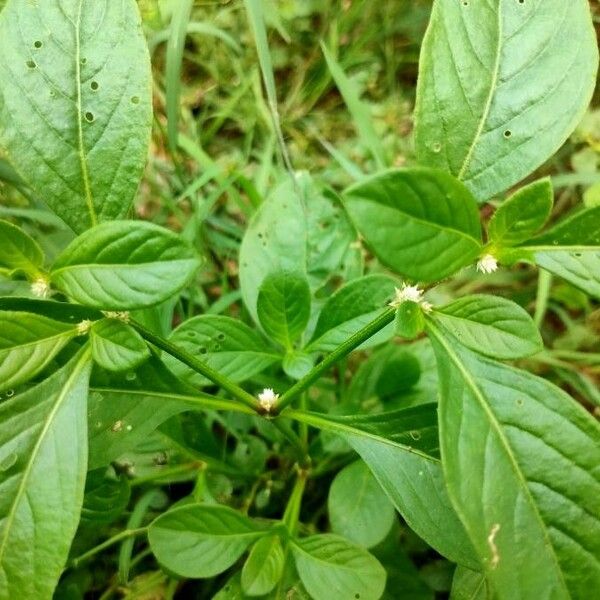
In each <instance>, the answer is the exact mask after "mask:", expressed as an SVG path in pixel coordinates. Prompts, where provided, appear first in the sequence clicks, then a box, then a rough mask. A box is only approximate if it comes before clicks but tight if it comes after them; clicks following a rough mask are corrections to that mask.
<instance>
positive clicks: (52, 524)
mask: <svg viewBox="0 0 600 600" xmlns="http://www.w3.org/2000/svg"><path fill="white" fill-rule="evenodd" d="M89 370H90V358H89V354H88V352H87V351H83V352H80V353H79V354H77V355H76V356H75V357H74V358H72V359H71V361H70V362H69V363H67V364H66V365H65V366H64V367H63V368H62V369H60V370H59V371H57V372H56V373H54V375H52V376H51V377H50V378H49V379H47V380H46V381H44V382H43V383H41V384H39V385H37V386H36V387H34V388H31V389H30V390H28V391H26V392H25V393H23V394H20V395H18V396H15V397H13V398H11V399H9V400H6V401H4V402H2V403H0V464H3V465H10V466H8V467H6V466H5V467H4V468H3V469H2V472H1V473H0V598H1V599H2V600H12V599H13V598H51V597H52V592H53V591H54V588H55V586H56V584H57V582H58V578H59V576H60V574H61V572H62V570H63V568H64V565H65V562H66V560H67V556H68V553H69V547H70V545H71V540H72V539H73V536H74V535H75V530H76V529H77V523H78V522H79V513H80V510H81V505H82V502H83V491H84V485H85V475H86V470H87V464H86V463H87V427H86V422H85V412H86V398H87V386H88V377H89ZM7 461H8V462H7Z"/></svg>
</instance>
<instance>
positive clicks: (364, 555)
mask: <svg viewBox="0 0 600 600" xmlns="http://www.w3.org/2000/svg"><path fill="white" fill-rule="evenodd" d="M292 552H293V553H294V558H295V560H296V568H297V569H298V574H299V575H300V579H301V581H302V583H303V584H304V587H305V588H306V590H307V591H308V593H309V594H310V595H311V596H312V597H313V598H314V599H315V600H331V597H332V594H333V595H335V597H337V598H360V599H361V600H379V598H381V595H382V594H383V590H384V589H385V580H386V572H385V569H384V568H383V567H382V566H381V564H380V563H379V561H378V560H377V559H376V558H375V557H374V556H373V555H372V554H370V553H369V552H367V551H366V550H364V549H363V548H360V547H359V546H355V545H354V544H351V543H350V542H348V541H346V540H345V539H344V538H342V537H338V536H337V535H331V534H322V535H313V536H311V537H308V538H304V539H301V540H295V541H294V542H293V543H292Z"/></svg>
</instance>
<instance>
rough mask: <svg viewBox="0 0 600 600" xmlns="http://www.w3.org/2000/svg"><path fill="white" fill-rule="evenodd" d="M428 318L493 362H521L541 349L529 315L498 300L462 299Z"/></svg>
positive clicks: (540, 338) (508, 303)
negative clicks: (515, 360) (519, 360)
mask: <svg viewBox="0 0 600 600" xmlns="http://www.w3.org/2000/svg"><path fill="white" fill-rule="evenodd" d="M431 318H432V319H433V320H434V321H435V322H437V323H439V324H440V325H441V326H442V327H443V328H444V329H446V330H447V331H449V332H450V333H451V334H452V335H454V336H455V337H456V338H457V339H459V340H460V342H461V344H463V345H465V346H467V348H471V350H475V352H480V353H481V354H484V355H485V356H490V357H492V358H503V359H514V358H522V357H524V356H530V355H531V354H535V353H537V352H539V351H540V350H542V348H543V347H544V345H543V341H542V337H541V336H540V332H539V331H538V328H537V327H536V326H535V323H534V322H533V320H532V319H531V317H530V316H529V314H528V313H527V312H526V311H525V310H524V309H523V308H521V307H520V306H519V305H518V304H515V303H514V302H511V301H510V300H506V299H505V298H500V297H499V296H487V295H484V294H476V295H473V296H465V297H464V298H460V299H459V300H455V301H454V302H451V303H450V304H448V305H446V306H444V307H442V308H439V309H436V310H435V312H433V313H432V314H431Z"/></svg>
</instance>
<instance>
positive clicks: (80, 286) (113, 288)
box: [50, 221, 199, 310]
mask: <svg viewBox="0 0 600 600" xmlns="http://www.w3.org/2000/svg"><path fill="white" fill-rule="evenodd" d="M198 264H199V261H198V257H197V256H196V253H195V252H194V250H193V249H192V248H191V247H190V246H189V245H188V244H187V242H185V241H184V240H183V239H182V238H181V237H180V236H179V235H177V234H176V233H173V232H172V231H169V230H168V229H164V228H163V227H159V226H158V225H153V224H152V223H147V222H144V221H114V222H112V223H104V224H103V225H98V226H97V227H94V228H93V229H90V230H89V231H86V232H85V233H83V234H82V235H80V236H79V237H78V238H77V239H75V240H74V241H73V242H72V243H71V244H70V245H69V246H68V247H67V248H66V249H65V250H64V251H63V252H62V254H61V255H60V256H59V257H58V258H57V259H56V262H55V263H54V265H53V267H52V272H51V274H50V278H51V281H52V282H53V283H54V284H55V285H56V287H58V288H59V289H60V290H61V291H62V292H64V293H65V294H66V295H67V296H70V297H71V298H72V299H73V300H75V301H76V302H79V303H80V304H84V305H86V306H91V307H94V308H99V309H104V310H129V309H135V308H144V307H147V306H153V305H155V304H159V303H160V302H162V301H163V300H166V299H167V298H169V297H170V296H173V295H174V294H176V293H177V292H179V291H180V290H181V289H182V288H183V287H184V286H185V285H187V284H188V283H189V282H190V280H191V278H192V276H193V275H194V273H195V272H196V270H197V268H198Z"/></svg>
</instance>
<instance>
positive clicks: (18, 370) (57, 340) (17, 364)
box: [0, 311, 77, 391]
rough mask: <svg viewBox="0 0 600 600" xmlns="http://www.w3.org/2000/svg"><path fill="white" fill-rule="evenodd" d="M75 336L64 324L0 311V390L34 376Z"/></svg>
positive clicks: (73, 328) (30, 315) (36, 316)
mask: <svg viewBox="0 0 600 600" xmlns="http://www.w3.org/2000/svg"><path fill="white" fill-rule="evenodd" d="M76 335H77V329H76V328H75V327H74V326H73V325H69V324H67V323H60V322H59V321H53V320H52V319H48V318H47V317H43V316H41V315H34V314H31V313H26V312H14V311H0V391H3V390H7V389H9V388H12V387H15V386H17V385H19V384H21V383H24V382H25V381H28V380H29V379H31V378H32V377H35V376H36V375H37V374H38V373H39V372H40V371H41V370H42V369H43V368H44V367H46V365H48V364H49V363H50V362H51V361H52V359H53V358H54V357H55V356H56V355H57V354H58V353H59V352H60V351H61V350H62V349H63V348H64V347H65V346H66V345H67V344H68V343H69V341H71V340H72V339H73V338H74V337H75V336H76Z"/></svg>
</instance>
